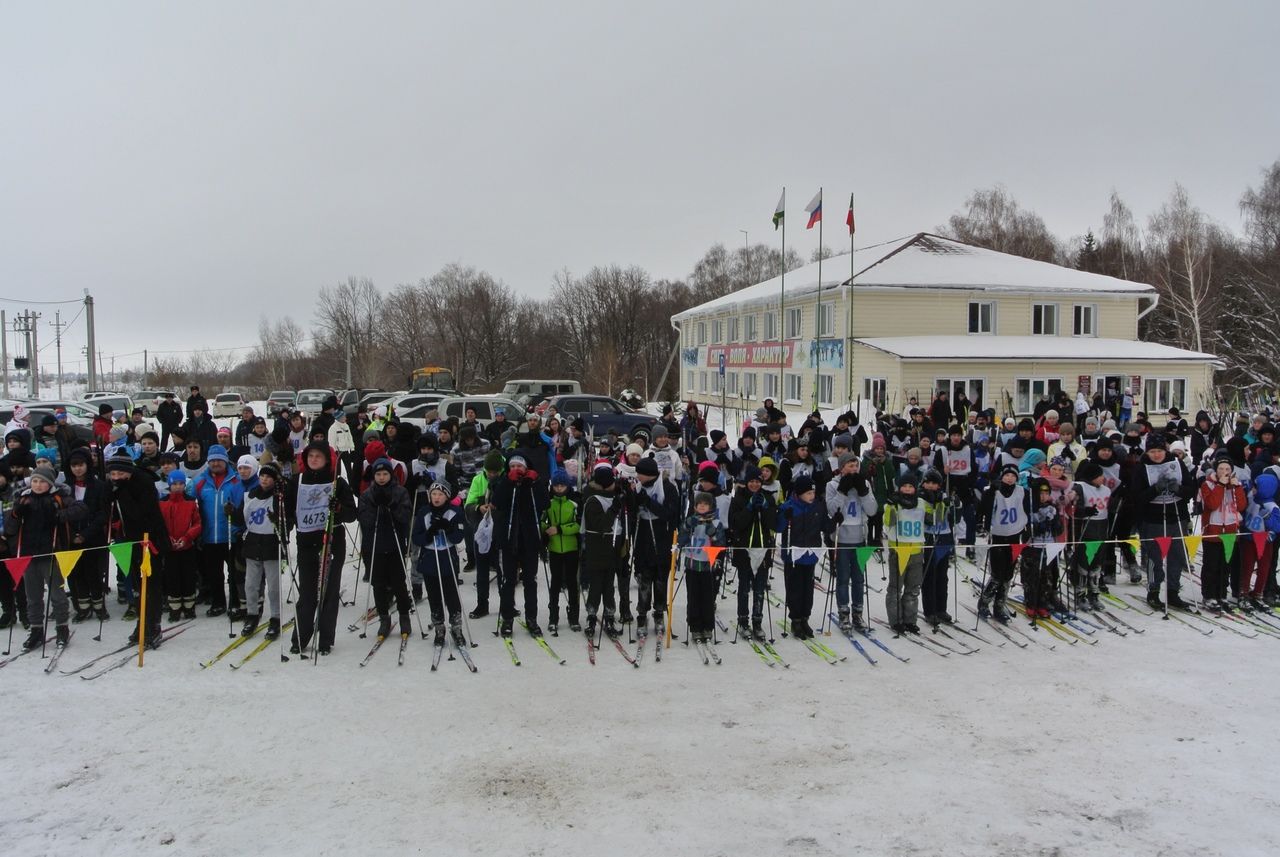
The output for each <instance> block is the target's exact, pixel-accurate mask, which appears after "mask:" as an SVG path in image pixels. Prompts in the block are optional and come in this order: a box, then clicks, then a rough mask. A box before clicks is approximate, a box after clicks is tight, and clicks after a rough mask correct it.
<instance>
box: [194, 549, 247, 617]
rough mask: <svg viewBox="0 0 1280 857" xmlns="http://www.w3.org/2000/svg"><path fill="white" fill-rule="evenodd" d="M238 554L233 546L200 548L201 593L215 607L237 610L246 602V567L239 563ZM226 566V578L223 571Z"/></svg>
mask: <svg viewBox="0 0 1280 857" xmlns="http://www.w3.org/2000/svg"><path fill="white" fill-rule="evenodd" d="M236 554H237V550H236V548H235V546H232V545H219V544H203V545H201V546H200V593H201V596H202V598H203V599H208V601H209V604H210V605H211V606H213V607H228V606H230V608H231V609H232V610H235V609H237V608H239V607H240V604H241V602H242V601H243V600H244V566H242V565H241V564H240V563H239V562H238V561H237V559H238V558H237V556H236ZM224 566H225V567H226V577H225V578H224V577H223V571H222V569H223V567H224ZM224 582H225V584H226V589H225V590H224V589H223V585H224Z"/></svg>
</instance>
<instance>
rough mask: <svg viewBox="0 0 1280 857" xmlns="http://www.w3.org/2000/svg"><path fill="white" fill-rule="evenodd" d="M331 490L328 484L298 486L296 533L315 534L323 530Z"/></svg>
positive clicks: (327, 518)
mask: <svg viewBox="0 0 1280 857" xmlns="http://www.w3.org/2000/svg"><path fill="white" fill-rule="evenodd" d="M332 488H333V486H332V485H330V484H329V483H319V484H314V485H308V484H305V483H304V484H300V485H299V486H298V508H297V512H298V532H300V533H315V532H319V531H320V530H323V529H324V528H325V524H326V523H327V522H328V520H329V497H330V492H331V491H332Z"/></svg>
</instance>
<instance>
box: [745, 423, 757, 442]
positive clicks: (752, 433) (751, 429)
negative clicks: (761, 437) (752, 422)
mask: <svg viewBox="0 0 1280 857" xmlns="http://www.w3.org/2000/svg"><path fill="white" fill-rule="evenodd" d="M742 436H743V437H744V438H746V437H749V438H751V439H752V440H755V439H756V427H755V426H747V427H746V428H744V429H743V430H742Z"/></svg>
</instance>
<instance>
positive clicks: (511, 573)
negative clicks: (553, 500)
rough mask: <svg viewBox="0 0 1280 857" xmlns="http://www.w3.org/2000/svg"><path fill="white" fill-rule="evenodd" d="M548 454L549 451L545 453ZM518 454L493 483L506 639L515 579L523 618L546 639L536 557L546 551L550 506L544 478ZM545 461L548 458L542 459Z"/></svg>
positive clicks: (511, 618) (512, 615)
mask: <svg viewBox="0 0 1280 857" xmlns="http://www.w3.org/2000/svg"><path fill="white" fill-rule="evenodd" d="M543 449H544V450H545V447H544V448H543ZM526 451H527V450H525V449H517V450H516V452H515V453H514V454H512V456H511V458H509V459H508V460H507V472H506V474H505V475H504V476H500V477H498V478H497V479H495V480H493V481H492V482H491V483H490V488H491V490H492V492H493V494H492V499H491V501H490V502H492V503H493V505H494V513H493V546H494V547H495V548H497V549H499V550H500V551H501V556H502V565H501V569H502V574H501V576H500V578H499V581H498V583H499V594H500V602H501V608H500V609H501V613H502V626H501V629H500V630H501V633H502V635H503V636H504V637H510V636H511V626H512V624H513V623H514V622H515V615H516V578H517V575H518V576H519V579H520V582H521V584H522V585H523V586H524V610H525V612H524V616H525V623H526V624H527V625H528V627H529V633H530V634H532V635H533V636H535V637H540V636H542V631H541V629H540V628H539V627H538V555H539V553H540V551H541V550H542V527H541V526H540V524H539V523H538V522H539V521H541V520H542V513H543V512H544V511H546V509H547V506H548V504H549V503H550V497H549V496H548V493H547V482H546V479H545V477H543V476H542V475H541V474H540V473H538V472H537V471H536V470H534V469H533V468H532V467H531V466H530V465H529V462H528V461H527V460H526V459H525V458H524V457H523V454H524V453H525V452H526ZM543 460H544V461H545V458H544V459H543Z"/></svg>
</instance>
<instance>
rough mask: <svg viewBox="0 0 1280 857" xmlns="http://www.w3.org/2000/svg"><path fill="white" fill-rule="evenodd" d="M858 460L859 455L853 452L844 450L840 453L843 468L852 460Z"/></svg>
mask: <svg viewBox="0 0 1280 857" xmlns="http://www.w3.org/2000/svg"><path fill="white" fill-rule="evenodd" d="M857 460H858V456H856V455H854V454H853V453H852V452H842V453H841V454H840V458H839V459H838V462H839V466H840V468H841V469H843V468H844V466H845V465H846V464H848V463H849V462H850V461H857Z"/></svg>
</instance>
